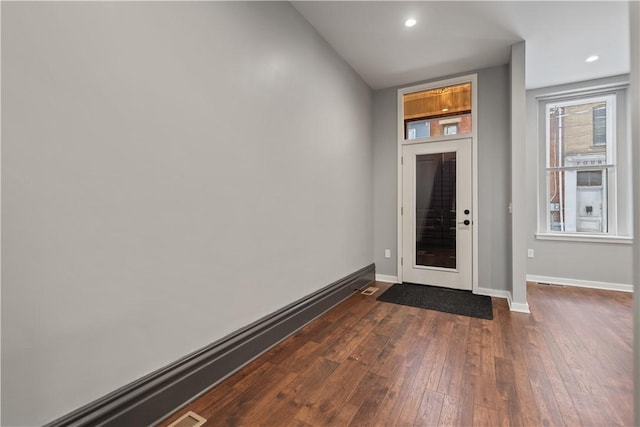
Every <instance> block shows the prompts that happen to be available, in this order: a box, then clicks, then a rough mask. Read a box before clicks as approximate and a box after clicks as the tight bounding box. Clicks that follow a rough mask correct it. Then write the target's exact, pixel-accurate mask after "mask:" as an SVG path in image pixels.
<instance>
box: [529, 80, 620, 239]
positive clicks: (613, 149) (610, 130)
mask: <svg viewBox="0 0 640 427" xmlns="http://www.w3.org/2000/svg"><path fill="white" fill-rule="evenodd" d="M626 99H627V94H626V86H618V87H614V88H608V89H607V90H584V91H579V92H572V93H564V94H557V95H547V96H541V97H538V99H537V101H538V111H539V113H540V117H539V123H538V126H539V129H540V130H541V132H540V133H541V135H540V138H539V140H540V145H541V146H543V147H544V150H542V151H543V155H544V159H543V161H542V162H539V163H538V164H539V165H540V166H541V167H538V172H537V173H538V176H539V179H538V204H539V206H538V232H537V233H536V238H537V239H540V240H566V241H582V242H599V243H602V242H607V243H622V244H631V242H632V238H631V234H632V230H631V221H632V215H631V212H630V211H629V209H628V208H627V209H618V207H619V206H620V202H621V198H622V199H623V200H624V202H625V203H624V205H625V206H627V207H628V206H630V205H631V199H630V198H631V192H630V186H631V179H630V173H631V165H630V161H629V158H630V156H629V155H628V153H629V148H630V143H629V140H628V132H624V135H623V137H622V138H620V136H619V135H618V132H619V131H620V130H621V129H623V130H624V129H625V127H626V123H627V120H626V118H625V117H624V114H625V113H626V111H627V106H626ZM599 101H605V102H606V103H607V130H606V132H607V148H606V156H607V165H604V166H602V165H598V166H597V167H596V169H597V168H600V167H604V168H606V169H607V174H606V177H607V182H606V189H605V191H606V195H607V212H606V221H607V231H606V232H602V233H596V232H594V233H588V232H567V231H552V230H551V225H552V224H551V212H550V209H549V194H548V192H549V174H548V172H549V170H550V169H549V167H550V163H549V161H550V158H549V152H550V123H549V120H548V117H549V112H550V110H551V108H554V107H568V106H572V105H579V104H588V103H593V102H599ZM621 104H622V105H623V108H622V110H620V111H619V106H620V105H621ZM619 113H620V114H619ZM543 129H544V130H543ZM619 167H622V169H623V174H620V173H618V168H619ZM576 170H578V169H576ZM584 170H589V169H588V168H585V169H584ZM591 170H593V169H591ZM621 175H622V176H624V177H625V178H626V179H624V178H622V177H621ZM603 185H604V184H603ZM621 189H623V191H620V190H621ZM621 224H622V227H621V226H620V225H621Z"/></svg>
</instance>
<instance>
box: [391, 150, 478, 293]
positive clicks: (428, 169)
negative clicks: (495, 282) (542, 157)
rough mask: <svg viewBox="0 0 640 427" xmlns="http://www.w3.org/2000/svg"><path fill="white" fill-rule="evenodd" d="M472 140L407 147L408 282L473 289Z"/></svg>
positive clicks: (404, 155) (404, 255) (404, 244)
mask: <svg viewBox="0 0 640 427" xmlns="http://www.w3.org/2000/svg"><path fill="white" fill-rule="evenodd" d="M471 172H472V171H471V139H470V138H465V139H457V140H447V141H439V142H431V143H422V144H410V145H405V146H403V148H402V192H403V194H402V281H403V282H408V283H417V284H423V285H434V286H444V287H447V288H455V289H465V290H471V284H472V283H471V275H472V241H473V240H472V239H473V233H472V227H473V224H472V218H473V216H472V214H471V207H472V173H471Z"/></svg>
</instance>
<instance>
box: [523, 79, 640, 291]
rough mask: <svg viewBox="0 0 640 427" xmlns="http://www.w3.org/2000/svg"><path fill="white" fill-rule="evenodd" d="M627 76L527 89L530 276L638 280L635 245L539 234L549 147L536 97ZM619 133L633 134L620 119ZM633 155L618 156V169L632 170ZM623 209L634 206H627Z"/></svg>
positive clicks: (615, 281)
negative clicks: (541, 171) (540, 190)
mask: <svg viewBox="0 0 640 427" xmlns="http://www.w3.org/2000/svg"><path fill="white" fill-rule="evenodd" d="M628 81H629V76H615V77H608V78H604V79H596V80H590V81H586V82H577V83H572V84H567V85H559V86H553V87H548V88H540V89H535V90H529V91H527V118H528V119H527V159H529V164H531V165H533V166H534V167H531V168H527V170H526V174H527V204H528V206H529V209H528V214H529V215H528V218H527V229H528V232H527V247H528V248H529V249H533V250H534V254H535V257H534V258H529V259H528V260H527V274H528V275H533V276H544V277H551V278H558V279H570V280H587V281H595V282H606V283H612V284H619V285H630V284H631V283H633V277H632V275H633V272H632V265H633V259H632V253H633V248H632V246H631V245H622V244H611V243H583V242H566V241H549V240H539V239H536V236H535V233H536V232H537V229H538V217H537V215H543V214H544V205H542V204H539V203H538V187H540V188H543V187H544V185H545V181H544V180H545V178H544V176H543V175H542V174H539V173H538V167H542V166H539V165H544V161H545V160H544V156H545V148H544V146H543V145H541V144H540V143H539V139H538V135H539V129H540V128H539V121H538V116H539V110H538V101H537V99H536V98H537V97H540V96H544V95H545V94H553V93H561V92H566V91H574V90H580V89H584V88H591V87H599V86H610V85H615V84H621V83H626V82H628ZM626 102H627V101H626V99H622V98H619V99H618V103H619V104H620V105H619V106H618V114H619V115H623V117H621V119H624V115H626V113H627V111H626V110H627V109H626V107H624V106H625V105H626ZM617 132H618V137H619V138H626V137H628V132H627V124H626V120H623V122H621V123H620V125H619V126H618V129H617ZM619 148H620V147H619ZM628 159H629V156H628V155H622V154H620V155H619V159H618V162H619V168H618V169H619V171H618V172H619V175H621V176H622V175H624V174H628V173H629V168H628V167H627V168H624V162H628ZM627 176H628V175H627ZM618 192H619V194H622V193H627V194H629V188H628V187H624V188H619V189H618ZM622 209H623V210H624V209H630V206H626V207H624V206H622Z"/></svg>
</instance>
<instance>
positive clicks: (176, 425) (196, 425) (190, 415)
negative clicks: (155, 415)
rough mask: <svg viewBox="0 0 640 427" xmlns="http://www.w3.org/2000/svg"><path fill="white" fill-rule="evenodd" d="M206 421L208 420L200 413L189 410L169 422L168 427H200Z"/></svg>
mask: <svg viewBox="0 0 640 427" xmlns="http://www.w3.org/2000/svg"><path fill="white" fill-rule="evenodd" d="M206 422H207V420H205V419H204V418H202V417H201V416H200V415H198V414H196V413H195V412H192V411H189V412H187V413H186V414H184V415H183V416H181V417H180V418H178V419H177V420H175V421H174V422H172V423H171V424H169V425H168V426H167V427H200V426H201V425H203V424H204V423H206Z"/></svg>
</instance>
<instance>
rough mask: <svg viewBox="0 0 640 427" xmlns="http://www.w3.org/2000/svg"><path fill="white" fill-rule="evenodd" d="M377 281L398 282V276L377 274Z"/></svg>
mask: <svg viewBox="0 0 640 427" xmlns="http://www.w3.org/2000/svg"><path fill="white" fill-rule="evenodd" d="M376 282H385V283H398V276H387V275H386V274H376Z"/></svg>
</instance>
